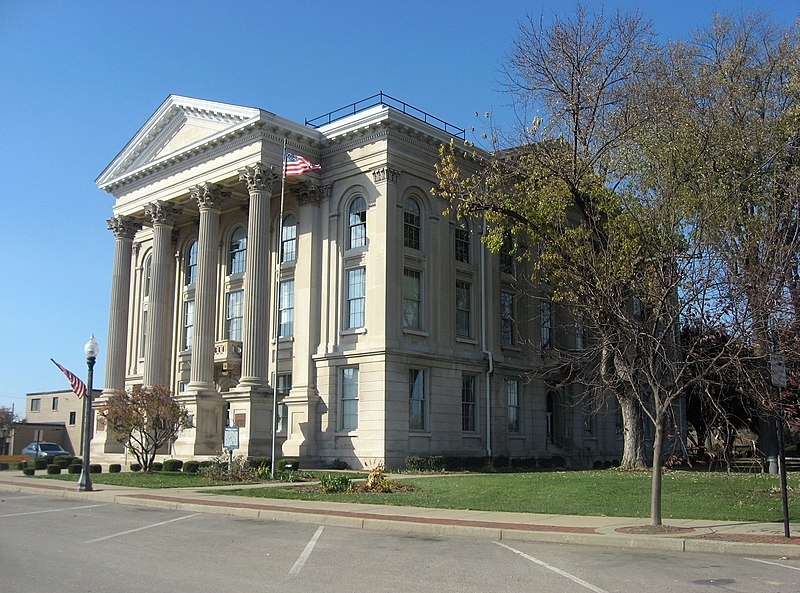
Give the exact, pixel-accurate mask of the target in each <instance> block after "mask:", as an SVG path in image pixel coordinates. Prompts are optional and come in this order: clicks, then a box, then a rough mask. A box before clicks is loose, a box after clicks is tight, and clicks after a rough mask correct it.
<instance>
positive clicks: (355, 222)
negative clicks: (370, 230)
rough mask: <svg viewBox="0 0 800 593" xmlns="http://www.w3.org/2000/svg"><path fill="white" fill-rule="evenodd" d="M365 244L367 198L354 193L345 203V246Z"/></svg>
mask: <svg viewBox="0 0 800 593" xmlns="http://www.w3.org/2000/svg"><path fill="white" fill-rule="evenodd" d="M366 246H367V199H366V198H365V197H364V196H363V195H361V194H356V195H354V196H353V197H352V198H351V199H350V202H349V203H348V205H347V248H348V249H357V248H361V247H366Z"/></svg>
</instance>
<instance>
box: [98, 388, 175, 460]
mask: <svg viewBox="0 0 800 593" xmlns="http://www.w3.org/2000/svg"><path fill="white" fill-rule="evenodd" d="M101 413H102V414H103V416H104V417H105V419H106V422H107V426H108V429H109V430H111V431H112V434H113V436H114V439H115V440H117V441H118V442H120V443H123V444H125V445H126V446H127V447H128V448H129V449H130V451H131V452H132V453H133V456H134V457H135V458H136V461H137V462H138V463H139V464H141V466H142V469H143V470H144V471H150V468H151V466H152V464H153V461H154V460H155V456H156V452H157V451H158V449H160V448H161V447H163V446H164V445H167V444H168V443H169V442H170V441H172V440H174V439H176V438H177V437H178V433H179V432H180V430H181V429H182V428H184V427H187V420H188V414H187V411H186V409H184V408H183V406H181V405H180V403H178V401H177V400H176V399H175V398H174V397H173V395H172V393H171V392H170V390H169V388H168V387H166V386H165V385H153V386H151V387H144V386H141V385H134V386H133V387H132V388H130V389H129V390H124V391H123V390H120V391H117V392H116V393H115V394H114V395H112V396H111V397H110V398H109V399H108V402H107V403H106V404H105V406H104V407H103V408H102V410H101Z"/></svg>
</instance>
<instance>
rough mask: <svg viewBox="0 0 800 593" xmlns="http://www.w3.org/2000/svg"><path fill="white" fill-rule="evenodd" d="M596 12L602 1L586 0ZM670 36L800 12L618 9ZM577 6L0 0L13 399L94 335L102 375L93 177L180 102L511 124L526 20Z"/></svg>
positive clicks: (7, 365) (4, 400)
mask: <svg viewBox="0 0 800 593" xmlns="http://www.w3.org/2000/svg"><path fill="white" fill-rule="evenodd" d="M588 4H589V6H590V7H591V8H598V7H600V6H601V3H599V2H589V3H588ZM604 5H605V10H606V11H608V10H612V9H615V8H617V7H622V8H623V9H630V8H636V7H639V8H640V9H641V11H642V12H643V13H644V14H645V15H646V16H648V17H650V18H652V19H653V21H654V24H655V28H656V30H657V31H658V32H659V33H660V35H661V36H662V37H663V38H665V39H667V38H671V39H680V38H685V37H687V36H688V35H689V34H690V32H691V31H692V30H693V29H694V28H696V27H698V26H703V25H705V24H706V23H708V22H709V21H710V18H711V15H712V14H713V13H714V12H715V10H719V11H723V12H730V11H734V12H736V11H739V10H741V9H742V8H743V7H745V8H747V7H750V8H752V7H760V8H761V9H763V10H765V11H767V12H768V13H770V14H771V16H772V18H773V20H774V21H776V22H778V23H784V24H788V23H791V22H793V21H794V19H795V18H797V15H798V14H799V13H800V6H798V4H797V3H796V2H791V1H788V0H783V1H777V0H776V1H772V2H770V1H766V0H764V1H758V0H750V1H745V0H728V1H723V0H719V1H704V0H672V1H660V0H658V1H656V0H653V1H651V2H644V1H642V2H638V3H637V2H633V1H623V0H618V1H613V0H607V1H606V2H605V3H604ZM573 6H574V5H573V4H571V3H570V2H569V1H563V2H559V1H552V0H539V1H527V2H522V1H513V0H507V1H503V0H494V1H493V2H489V1H486V2H479V1H473V0H461V1H458V2H456V1H447V0H439V1H431V0H427V1H424V2H422V1H417V0H405V1H402V2H391V3H389V2H381V1H379V0H373V1H371V2H364V1H348V2H344V1H342V2H339V1H335V0H329V1H314V0H307V1H305V2H272V1H267V0H263V1H261V2H257V1H244V0H216V1H205V0H186V1H183V0H174V1H164V0H158V1H149V0H137V1H136V2H123V1H116V0H103V1H88V0H73V1H67V0H62V1H48V0H39V1H30V0H0V179H2V182H1V183H2V185H1V186H0V195H1V196H2V202H1V203H0V206H1V207H2V214H0V269H2V272H3V278H4V280H3V282H2V286H1V287H0V329H1V330H2V339H0V406H10V405H11V404H12V403H13V404H15V407H16V410H17V412H18V413H20V414H21V415H24V412H23V408H24V401H25V394H26V393H29V392H38V391H51V390H57V389H65V388H68V383H67V382H66V379H65V378H64V377H63V375H61V373H60V372H59V371H58V369H56V368H55V366H53V364H52V363H51V362H50V358H51V357H52V358H55V359H56V360H57V361H58V362H60V363H61V364H63V365H64V366H66V367H67V368H68V369H70V370H72V371H73V372H75V373H76V374H78V375H80V376H85V374H86V363H85V358H84V355H83V344H84V343H85V342H86V340H87V339H88V338H89V335H90V334H92V333H94V334H95V335H96V337H97V340H98V341H99V342H100V346H101V354H100V356H99V358H98V363H97V367H96V372H95V377H96V380H95V386H96V387H102V385H103V379H104V376H105V342H106V340H107V335H106V334H107V326H108V306H109V293H110V287H111V270H112V259H113V245H114V241H113V235H112V234H111V232H109V231H108V230H107V229H106V223H105V220H106V218H108V217H109V216H110V215H111V207H112V204H113V201H112V198H111V196H110V195H109V194H106V193H105V192H102V191H100V190H99V189H97V187H96V186H95V184H94V180H95V179H96V178H97V176H98V175H99V174H100V173H101V171H102V170H103V169H104V168H105V166H106V165H107V164H108V163H109V162H110V161H111V160H112V159H113V158H114V157H115V156H116V154H117V153H118V152H119V151H120V149H122V147H123V146H124V145H125V143H126V142H127V141H128V140H129V139H130V138H131V137H132V136H133V135H134V134H135V133H136V131H137V130H138V129H139V127H140V126H141V125H142V124H144V122H145V121H146V120H147V118H148V117H150V115H152V113H153V112H154V111H155V110H156V109H157V108H158V106H159V105H160V104H161V103H162V102H163V101H164V100H165V99H166V98H167V96H168V95H170V94H179V95H187V96H190V97H198V98H202V99H209V100H214V101H222V102H228V103H234V104H238V105H245V106H249V107H260V108H263V109H266V110H268V111H272V112H273V113H276V114H278V115H281V116H283V117H287V118H289V119H293V120H295V121H299V122H301V123H302V122H303V121H304V119H305V118H312V117H314V116H318V115H321V114H323V113H326V112H328V111H331V110H333V109H336V108H339V107H342V106H345V105H347V104H349V103H352V102H354V101H357V100H359V99H363V98H366V97H368V96H370V95H372V94H375V93H377V92H378V91H384V92H386V93H389V94H390V95H392V96H394V97H396V98H398V99H401V100H403V101H406V102H407V103H410V104H412V105H414V106H415V107H418V108H420V109H423V110H425V111H427V112H429V113H431V114H433V115H436V116H437V117H440V118H442V119H444V120H446V121H448V122H450V123H452V124H455V125H459V126H461V127H469V126H470V125H472V124H473V123H474V121H473V116H472V114H473V113H474V112H475V111H478V112H480V113H484V112H485V111H491V112H492V113H493V114H494V117H495V119H496V121H498V122H500V123H503V122H510V121H511V119H512V117H511V111H510V109H509V107H508V106H507V104H508V102H509V98H508V97H507V96H505V95H502V94H500V93H498V92H497V89H498V88H499V84H498V80H499V77H500V75H499V73H498V69H499V67H500V66H501V64H502V62H503V59H504V57H505V56H506V55H507V54H508V52H509V51H510V48H511V45H512V42H513V39H514V38H515V36H516V34H517V31H518V23H519V21H520V20H522V19H524V18H525V15H526V13H531V14H533V15H539V14H540V13H541V14H543V15H544V16H545V18H547V17H548V16H551V15H552V14H553V13H554V11H562V10H568V11H571V10H572V8H573Z"/></svg>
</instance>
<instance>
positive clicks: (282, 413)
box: [275, 373, 292, 432]
mask: <svg viewBox="0 0 800 593" xmlns="http://www.w3.org/2000/svg"><path fill="white" fill-rule="evenodd" d="M275 380H276V385H275V397H276V398H278V405H277V407H276V411H275V413H276V414H277V417H276V418H275V430H276V431H277V432H286V426H287V420H288V409H287V406H286V404H285V403H283V398H284V397H286V396H288V395H289V392H290V391H291V390H292V374H291V373H282V374H280V375H278V376H277V377H275Z"/></svg>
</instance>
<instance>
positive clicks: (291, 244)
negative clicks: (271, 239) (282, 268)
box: [280, 213, 297, 264]
mask: <svg viewBox="0 0 800 593" xmlns="http://www.w3.org/2000/svg"><path fill="white" fill-rule="evenodd" d="M280 242H281V245H280V254H281V263H282V264H290V263H294V262H295V261H297V218H296V217H295V215H294V214H292V213H289V214H287V215H286V216H284V218H283V222H282V224H281V238H280Z"/></svg>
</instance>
